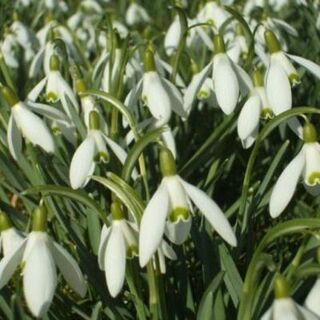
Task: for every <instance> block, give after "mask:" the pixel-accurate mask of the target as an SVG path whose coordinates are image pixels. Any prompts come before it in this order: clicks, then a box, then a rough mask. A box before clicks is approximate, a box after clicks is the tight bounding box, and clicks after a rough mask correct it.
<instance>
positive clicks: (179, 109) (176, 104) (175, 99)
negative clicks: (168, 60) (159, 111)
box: [161, 78, 188, 120]
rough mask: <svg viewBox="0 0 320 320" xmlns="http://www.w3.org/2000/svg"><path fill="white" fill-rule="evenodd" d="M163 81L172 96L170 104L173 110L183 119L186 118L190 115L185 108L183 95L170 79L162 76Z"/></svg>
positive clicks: (170, 96)
mask: <svg viewBox="0 0 320 320" xmlns="http://www.w3.org/2000/svg"><path fill="white" fill-rule="evenodd" d="M161 83H162V85H163V87H164V89H165V90H166V92H167V93H168V94H169V98H170V105H171V108H172V110H173V111H174V112H175V113H176V114H177V115H178V116H180V117H181V118H182V119H183V120H186V119H187V117H188V114H187V113H186V111H185V110H184V108H183V99H182V95H181V93H180V92H179V90H178V89H177V87H176V86H175V85H174V84H172V83H171V82H170V81H169V80H167V79H165V78H162V79H161Z"/></svg>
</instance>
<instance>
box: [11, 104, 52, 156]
mask: <svg viewBox="0 0 320 320" xmlns="http://www.w3.org/2000/svg"><path fill="white" fill-rule="evenodd" d="M11 110H12V115H13V117H14V120H15V122H16V124H17V126H18V128H19V129H20V130H21V132H22V135H23V136H24V137H25V138H27V139H28V140H29V141H30V142H31V143H33V144H35V145H38V146H40V147H41V148H42V149H44V150H45V151H46V152H52V153H53V152H54V149H55V147H54V141H53V138H52V135H51V132H50V130H49V129H48V127H47V125H46V124H45V122H44V121H43V120H42V119H41V118H39V117H38V116H36V115H35V114H33V113H32V112H31V111H30V110H29V109H28V108H27V107H26V106H25V105H24V104H23V103H21V102H20V103H18V104H16V105H15V106H14V107H13V108H12V109H11Z"/></svg>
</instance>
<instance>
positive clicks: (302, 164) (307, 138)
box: [269, 123, 320, 218]
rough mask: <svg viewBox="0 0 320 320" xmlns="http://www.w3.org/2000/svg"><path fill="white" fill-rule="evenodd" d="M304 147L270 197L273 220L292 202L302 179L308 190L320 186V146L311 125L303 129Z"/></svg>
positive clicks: (285, 170)
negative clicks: (301, 178)
mask: <svg viewBox="0 0 320 320" xmlns="http://www.w3.org/2000/svg"><path fill="white" fill-rule="evenodd" d="M303 140H304V145H303V147H302V149H301V150H300V151H299V153H298V154H297V155H296V156H295V157H294V159H293V160H292V161H291V162H290V163H289V164H288V165H287V167H286V168H285V169H284V170H283V172H282V173H281V175H280V177H279V178H278V180H277V182H276V184H275V186H274V188H273V190H272V194H271V197H270V202H269V211H270V215H271V217H273V218H276V217H278V216H279V215H280V214H281V213H282V212H283V210H284V209H285V208H286V206H287V205H288V203H289V202H290V200H291V198H292V196H293V194H294V192H295V189H296V186H297V183H298V181H299V179H300V177H301V176H302V177H303V182H304V184H305V185H306V187H307V188H310V189H311V190H310V192H312V189H315V188H317V186H318V185H320V144H319V143H318V142H317V134H316V130H315V128H314V126H313V125H312V124H311V123H306V124H305V125H304V127H303Z"/></svg>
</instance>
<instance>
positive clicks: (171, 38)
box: [164, 15, 181, 56]
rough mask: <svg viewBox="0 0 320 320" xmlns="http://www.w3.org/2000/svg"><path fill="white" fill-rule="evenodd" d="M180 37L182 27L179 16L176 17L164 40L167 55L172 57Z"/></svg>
mask: <svg viewBox="0 0 320 320" xmlns="http://www.w3.org/2000/svg"><path fill="white" fill-rule="evenodd" d="M180 35H181V26H180V22H179V16H178V15H176V16H175V18H174V20H173V22H172V23H171V25H170V27H169V29H168V31H167V33H166V36H165V38H164V48H165V50H166V53H167V55H169V56H171V55H172V53H173V52H174V51H175V50H176V49H177V47H178V44H179V40H180Z"/></svg>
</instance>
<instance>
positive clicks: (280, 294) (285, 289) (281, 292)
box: [274, 274, 290, 299]
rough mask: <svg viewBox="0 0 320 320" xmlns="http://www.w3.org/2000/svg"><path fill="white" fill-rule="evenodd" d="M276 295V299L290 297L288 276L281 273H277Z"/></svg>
mask: <svg viewBox="0 0 320 320" xmlns="http://www.w3.org/2000/svg"><path fill="white" fill-rule="evenodd" d="M274 295H275V297H276V299H282V298H288V297H289V296H290V294H289V284H288V281H287V280H286V278H285V277H284V276H283V275H281V274H279V275H277V277H276V279H275V282H274Z"/></svg>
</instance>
